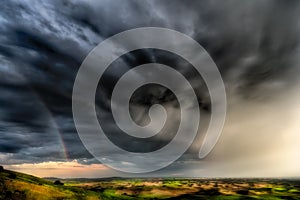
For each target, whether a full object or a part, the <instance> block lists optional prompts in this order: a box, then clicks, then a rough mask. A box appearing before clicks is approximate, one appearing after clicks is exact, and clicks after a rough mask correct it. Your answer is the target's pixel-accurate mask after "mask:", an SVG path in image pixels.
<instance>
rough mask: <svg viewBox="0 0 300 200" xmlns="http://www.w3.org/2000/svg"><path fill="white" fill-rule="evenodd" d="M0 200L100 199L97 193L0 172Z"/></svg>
mask: <svg viewBox="0 0 300 200" xmlns="http://www.w3.org/2000/svg"><path fill="white" fill-rule="evenodd" d="M0 199H7V200H22V199H30V200H35V199H36V200H48V199H51V200H53V199H57V200H59V199H87V200H94V199H100V198H99V193H96V192H93V191H89V190H86V189H83V188H80V187H75V186H72V187H71V186H64V185H57V184H54V183H53V182H51V181H47V180H44V179H41V178H37V177H34V176H31V175H27V174H23V173H19V172H14V171H9V170H0Z"/></svg>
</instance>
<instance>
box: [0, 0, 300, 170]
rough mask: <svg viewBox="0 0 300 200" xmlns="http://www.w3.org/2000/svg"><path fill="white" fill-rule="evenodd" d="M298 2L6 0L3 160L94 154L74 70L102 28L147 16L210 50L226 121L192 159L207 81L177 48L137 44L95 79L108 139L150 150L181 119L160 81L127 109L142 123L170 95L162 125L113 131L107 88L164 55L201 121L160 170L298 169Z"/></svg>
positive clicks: (0, 102) (143, 23)
mask: <svg viewBox="0 0 300 200" xmlns="http://www.w3.org/2000/svg"><path fill="white" fill-rule="evenodd" d="M299 13H300V2H299V1H297V0H290V1H283V0H266V1H259V0H253V1H239V0H226V1H217V0H209V1H208V0H207V1H204V0H199V1H192V0H185V1H179V0H178V1H177V0H163V1H161V0H153V1H138V0H114V1H111V0H101V1H92V0H90V1H79V0H77V1H58V0H54V1H50V0H49V1H29V0H26V1H15V0H12V1H4V2H2V4H1V6H0V25H1V26H0V32H1V34H0V56H1V59H0V91H1V96H0V152H1V153H0V162H1V163H2V164H6V165H9V164H20V163H36V162H43V161H64V160H66V159H77V160H78V161H79V162H85V163H86V164H90V163H94V162H97V161H95V160H94V159H93V157H92V156H91V155H90V154H89V153H88V151H87V150H86V149H85V148H84V146H83V144H82V143H81V141H80V139H79V137H78V134H77V132H76V129H75V127H74V122H73V118H72V89H73V83H74V80H75V76H76V73H77V70H78V69H79V67H80V65H81V63H82V61H83V59H84V58H85V57H86V56H87V55H88V53H89V52H90V51H91V50H92V49H93V48H94V47H95V46H96V45H97V44H98V43H100V42H101V41H103V40H104V39H106V38H108V37H110V36H112V35H114V34H117V33H119V32H121V31H124V30H128V29H132V28H138V27H149V26H151V27H165V28H170V29H174V30H177V31H180V32H182V33H184V34H187V35H189V36H190V37H192V38H193V39H195V40H196V41H198V42H199V43H200V44H201V45H202V46H203V47H204V48H205V49H206V50H207V52H208V53H209V54H210V55H211V57H212V58H213V60H214V61H215V63H216V64H217V66H218V68H219V71H220V73H221V75H222V77H223V80H224V83H225V87H226V92H227V100H228V116H227V120H226V124H225V126H224V131H223V133H222V136H221V138H220V141H219V142H218V144H217V146H216V147H215V149H214V151H213V152H212V153H211V154H210V155H209V156H208V157H207V158H206V159H204V160H199V159H198V158H197V152H198V150H199V148H200V145H201V141H202V138H203V133H204V132H205V130H206V127H207V121H208V119H209V116H210V100H209V95H208V91H207V88H206V86H205V83H204V82H203V80H202V79H201V76H200V75H199V74H197V73H196V72H195V70H193V68H192V66H190V64H189V63H187V62H186V61H185V60H184V59H181V58H179V57H176V56H175V55H173V54H171V53H169V52H164V51H161V50H155V49H143V50H138V51H134V52H131V53H128V54H126V55H124V56H122V57H120V58H119V59H118V60H116V61H115V62H114V63H113V64H112V65H111V66H110V68H109V70H107V71H106V73H105V76H104V77H103V78H102V79H101V80H100V83H99V90H98V93H97V95H96V103H97V108H98V109H99V110H98V112H99V113H105V115H104V119H105V120H107V121H105V122H104V123H103V124H104V125H105V129H107V130H108V132H110V133H112V134H111V136H110V139H111V140H112V141H114V142H115V143H117V144H118V145H120V146H121V147H123V148H125V149H127V150H129V151H140V152H147V151H150V150H153V149H157V148H160V147H161V146H162V145H164V144H166V143H167V142H168V140H170V139H171V138H172V137H173V135H172V134H173V131H170V130H174V129H176V128H177V127H176V123H177V122H178V114H179V113H178V109H179V108H178V102H177V100H176V98H175V97H174V95H173V94H172V92H171V91H169V90H168V89H166V88H163V87H161V86H157V85H150V86H144V87H143V88H141V89H140V90H137V91H136V93H135V95H134V96H133V97H132V99H131V103H132V105H131V109H132V110H131V111H132V115H133V118H134V119H135V121H136V122H137V123H138V124H141V125H143V124H146V123H147V120H149V119H148V114H147V113H148V108H149V107H150V106H151V105H153V104H155V103H160V104H163V105H165V106H166V107H167V108H168V109H167V110H168V112H169V114H170V116H173V118H169V121H168V123H167V127H165V128H166V130H165V131H163V132H162V133H165V134H161V135H160V136H159V137H157V138H154V139H153V140H152V141H151V142H147V143H146V142H142V141H138V140H133V139H132V138H127V139H126V137H124V138H122V139H120V137H119V135H118V134H117V132H118V128H117V127H116V126H115V125H114V124H113V123H111V121H112V116H111V115H110V108H109V98H110V95H111V92H112V89H113V86H114V84H115V83H116V81H117V80H118V79H119V78H120V76H122V74H124V73H125V72H126V71H127V70H129V69H131V68H133V67H135V66H137V65H140V64H144V63H149V62H159V63H163V64H166V65H169V66H171V67H173V68H175V69H176V70H178V71H180V72H181V73H182V74H183V75H184V76H185V77H187V78H188V79H189V81H190V82H191V84H192V85H193V87H194V89H195V92H196V94H197V98H198V101H199V106H200V108H201V120H202V121H201V122H200V125H201V128H200V130H199V136H198V138H197V140H196V141H195V142H194V144H193V145H192V147H191V148H190V149H189V150H188V152H187V153H186V154H185V155H184V156H183V157H182V158H181V159H180V160H178V161H177V162H176V163H174V164H173V165H172V166H170V167H168V168H166V169H164V170H162V171H161V172H158V173H157V174H160V175H162V174H181V175H182V176H264V175H267V176H299V175H300V174H299V173H298V171H297V170H296V169H297V167H300V163H299V161H297V160H299V156H300V155H299V153H297V152H299V150H300V149H299V148H298V146H299V145H298V144H297V139H299V138H300V136H299V134H300V133H299V128H298V126H297V118H299V115H300V109H299V103H298V102H297V100H298V99H299V95H298V94H297V91H299V80H298V78H299V76H298V74H299V72H300V66H299V64H300V61H299V58H300V57H299V38H300V37H299V36H300V32H299V31H300V29H299V28H300V23H299V21H300V20H299V19H300V15H299ZM99 119H101V117H99ZM99 121H100V120H99ZM113 133H116V134H113ZM298 141H299V140H298ZM111 153H114V152H111ZM120 156H121V155H120ZM154 159H155V158H154ZM270 166H273V167H274V166H277V168H276V167H275V168H274V169H273V168H272V169H273V170H272V169H270ZM290 166H293V167H290ZM266 169H269V171H267V170H266ZM266 172H268V173H269V174H268V173H266Z"/></svg>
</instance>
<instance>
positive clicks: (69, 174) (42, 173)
mask: <svg viewBox="0 0 300 200" xmlns="http://www.w3.org/2000/svg"><path fill="white" fill-rule="evenodd" d="M4 167H5V168H6V169H8V170H13V171H18V172H22V173H26V174H31V175H34V176H38V177H58V178H98V177H106V176H111V175H112V173H113V171H112V170H110V169H109V168H107V167H106V166H104V165H103V164H89V165H85V164H81V163H78V162H77V160H73V161H66V162H54V161H49V162H42V163H23V164H15V165H4Z"/></svg>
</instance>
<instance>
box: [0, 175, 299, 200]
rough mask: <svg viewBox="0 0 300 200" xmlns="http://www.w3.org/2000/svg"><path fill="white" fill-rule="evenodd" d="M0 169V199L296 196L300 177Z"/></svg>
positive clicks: (271, 197)
mask: <svg viewBox="0 0 300 200" xmlns="http://www.w3.org/2000/svg"><path fill="white" fill-rule="evenodd" d="M54 181H55V179H51V180H45V179H41V178H37V177H34V176H30V175H26V174H22V173H17V172H13V171H8V170H4V171H1V172H0V199H16V200H22V199H37V200H40V199H41V200H43V199H45V200H46V199H51V200H52V199H90V200H92V199H103V200H114V199H116V200H118V199H123V200H134V199H170V200H172V199H183V200H184V199H186V200H189V199H215V200H218V199H225V200H226V199H228V200H229V199H230V200H232V199H268V200H277V199H300V181H298V180H279V179H174V178H170V179H166V178H164V179H163V178H152V179H150V178H147V179H124V178H109V179H77V180H76V179H74V180H71V179H66V180H62V182H63V183H64V185H59V184H54Z"/></svg>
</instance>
